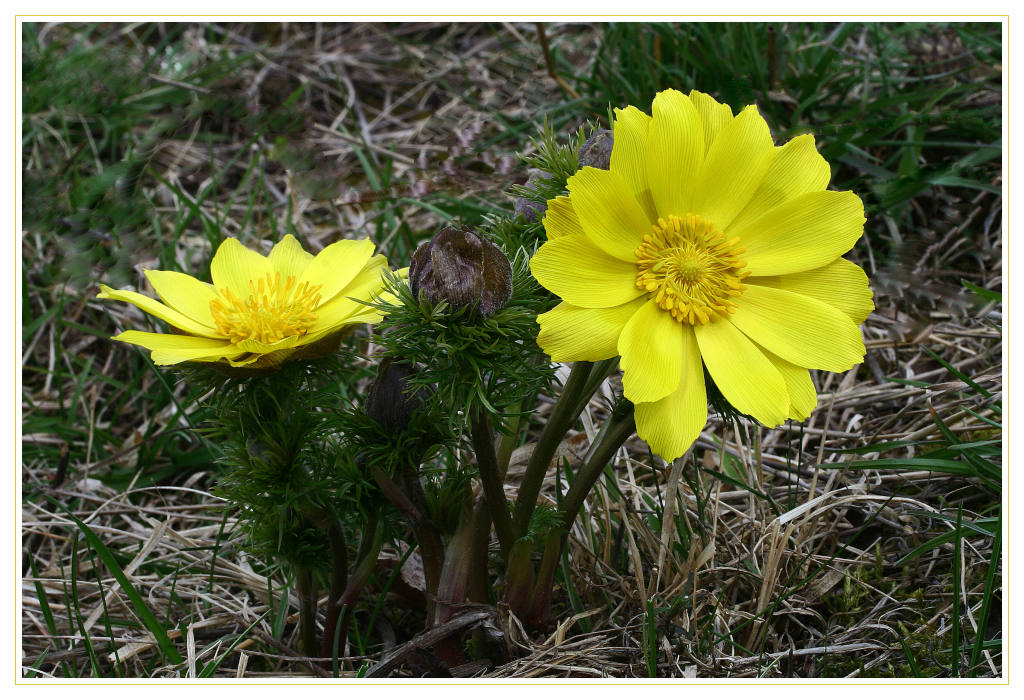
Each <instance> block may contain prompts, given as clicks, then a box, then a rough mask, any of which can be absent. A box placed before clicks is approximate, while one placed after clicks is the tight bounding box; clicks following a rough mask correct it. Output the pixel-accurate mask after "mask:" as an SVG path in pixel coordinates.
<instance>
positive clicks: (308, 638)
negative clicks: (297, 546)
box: [295, 566, 319, 657]
mask: <svg viewBox="0 0 1024 700" xmlns="http://www.w3.org/2000/svg"><path fill="white" fill-rule="evenodd" d="M295 585H296V586H298V589H299V638H300V639H301V641H302V653H303V654H305V655H306V656H310V657H313V656H316V654H317V651H318V649H319V646H318V645H317V643H316V587H315V586H314V585H313V572H312V571H310V570H309V569H306V568H304V567H298V566H296V567H295Z"/></svg>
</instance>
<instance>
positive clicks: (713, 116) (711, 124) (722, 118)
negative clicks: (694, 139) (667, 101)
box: [690, 90, 732, 153]
mask: <svg viewBox="0 0 1024 700" xmlns="http://www.w3.org/2000/svg"><path fill="white" fill-rule="evenodd" d="M690 102H692V103H693V106H694V107H696V109H697V114H699V115H700V121H701V124H703V125H704V152H705V153H707V151H708V149H709V148H711V144H712V143H713V142H714V140H715V137H716V136H718V132H720V131H721V130H722V128H723V127H724V126H725V125H726V124H728V123H729V122H730V121H731V120H732V108H731V107H729V105H726V104H722V103H720V102H718V101H717V100H716V99H715V98H713V97H712V96H711V95H705V94H704V93H703V92H698V91H697V90H691V91H690Z"/></svg>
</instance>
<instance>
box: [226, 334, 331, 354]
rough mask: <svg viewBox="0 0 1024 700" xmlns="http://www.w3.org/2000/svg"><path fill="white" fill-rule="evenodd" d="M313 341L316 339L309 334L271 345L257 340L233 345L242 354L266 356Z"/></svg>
mask: <svg viewBox="0 0 1024 700" xmlns="http://www.w3.org/2000/svg"><path fill="white" fill-rule="evenodd" d="M314 340H316V337H314V336H312V335H310V334H306V335H289V336H286V337H284V338H281V340H278V341H276V342H273V343H261V342H260V341H258V340H253V339H252V338H246V339H245V340H240V341H238V342H237V343H235V347H236V348H238V349H239V350H241V351H242V352H250V353H253V354H254V355H266V354H268V353H272V352H277V351H278V350H287V349H288V348H294V347H298V346H300V345H305V344H306V343H309V342H312V341H314Z"/></svg>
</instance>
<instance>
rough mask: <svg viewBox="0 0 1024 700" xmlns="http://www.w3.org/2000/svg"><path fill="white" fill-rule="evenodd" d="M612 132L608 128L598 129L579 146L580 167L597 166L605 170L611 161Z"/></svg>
mask: <svg viewBox="0 0 1024 700" xmlns="http://www.w3.org/2000/svg"><path fill="white" fill-rule="evenodd" d="M612 143H613V137H612V132H611V131H609V130H608V129H598V130H597V131H595V132H594V133H593V134H591V135H590V138H589V139H587V140H586V141H584V142H583V145H582V146H580V158H579V162H580V167H581V168H585V167H587V166H590V167H591V168H597V169H598V170H607V169H608V168H609V167H610V166H611V162H612Z"/></svg>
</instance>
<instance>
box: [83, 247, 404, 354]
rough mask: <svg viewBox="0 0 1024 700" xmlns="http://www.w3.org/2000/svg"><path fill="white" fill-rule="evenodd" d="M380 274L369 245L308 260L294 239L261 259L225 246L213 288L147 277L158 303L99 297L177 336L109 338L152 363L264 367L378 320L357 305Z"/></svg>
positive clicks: (129, 296) (113, 294) (330, 347)
mask: <svg viewBox="0 0 1024 700" xmlns="http://www.w3.org/2000/svg"><path fill="white" fill-rule="evenodd" d="M386 269H387V261H386V260H385V258H384V256H383V255H374V254H373V243H372V242H371V241H370V240H369V239H365V240H361V241H354V240H341V241H338V242H337V243H332V244H331V245H329V246H327V247H326V248H324V249H323V250H322V251H320V253H319V254H317V255H316V257H314V256H313V255H310V254H309V253H307V252H306V251H304V250H303V249H302V246H301V245H300V244H299V242H298V241H296V240H295V238H294V237H293V236H291V235H288V236H285V237H284V238H283V239H282V240H281V241H280V242H279V243H277V244H276V245H275V246H274V248H273V249H272V250H271V251H270V254H269V255H267V256H263V255H261V254H260V253H257V252H256V251H253V250H249V249H248V248H246V247H244V246H243V245H242V244H241V243H239V242H238V241H237V240H236V239H234V238H228V239H226V240H225V241H224V242H223V243H221V244H220V246H219V247H218V248H217V252H216V254H215V255H214V256H213V261H212V262H211V263H210V276H211V277H212V279H213V284H207V283H206V282H201V281H199V280H197V279H195V278H194V277H189V276H188V275H186V274H183V273H181V272H169V271H162V270H146V271H145V274H146V278H147V279H148V280H149V282H150V284H152V285H153V289H154V290H156V293H157V294H158V295H159V296H160V298H161V299H162V300H163V302H164V303H160V302H159V301H156V300H154V299H150V298H149V297H147V296H144V295H142V294H139V293H137V292H131V291H128V290H117V289H111V288H110V287H108V286H106V285H103V284H101V285H100V289H101V292H100V294H99V295H98V296H99V298H100V299H115V300H117V301H126V302H128V303H129V304H134V305H135V306H137V307H139V308H140V309H142V310H143V311H145V312H146V313H149V314H152V315H153V316H156V317H157V318H159V319H162V320H164V321H166V322H167V323H169V324H170V325H171V326H173V327H174V328H176V329H178V330H179V331H181V332H182V333H183V334H184V335H180V334H166V333H146V332H143V331H134V330H131V331H125V332H124V333H121V334H120V335H117V336H115V337H114V340H120V341H123V342H125V343H132V344H133V345H141V346H142V347H144V348H147V349H149V350H151V351H152V358H153V362H154V363H156V364H158V365H173V364H178V363H179V362H189V361H194V362H226V363H229V364H230V365H231V366H232V367H248V368H251V369H269V368H273V367H277V366H278V365H280V364H281V363H282V362H284V361H285V360H287V359H297V358H310V357H320V356H323V355H326V354H329V353H330V352H333V351H335V350H336V349H337V347H338V343H339V341H340V339H341V337H342V336H343V335H344V334H345V333H346V332H347V331H349V330H351V328H352V327H353V326H355V325H357V324H360V323H373V322H375V321H379V320H380V318H381V315H380V313H379V312H378V311H377V309H375V308H373V307H371V306H367V305H366V304H365V303H363V300H371V299H373V297H374V296H375V295H379V294H380V293H381V290H382V287H383V278H382V273H383V272H384V271H385V270H386Z"/></svg>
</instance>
